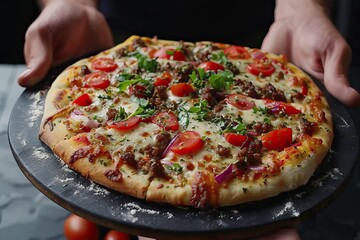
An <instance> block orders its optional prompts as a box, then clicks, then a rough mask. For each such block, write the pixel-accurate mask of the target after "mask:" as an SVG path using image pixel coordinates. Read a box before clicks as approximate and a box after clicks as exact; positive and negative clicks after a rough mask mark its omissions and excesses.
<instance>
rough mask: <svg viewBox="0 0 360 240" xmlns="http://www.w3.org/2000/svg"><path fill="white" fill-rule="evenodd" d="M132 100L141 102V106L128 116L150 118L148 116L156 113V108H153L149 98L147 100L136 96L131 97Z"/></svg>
mask: <svg viewBox="0 0 360 240" xmlns="http://www.w3.org/2000/svg"><path fill="white" fill-rule="evenodd" d="M131 100H132V101H133V102H136V103H137V104H139V107H138V108H137V109H136V110H135V112H133V113H132V114H130V115H129V116H128V117H127V118H130V117H132V116H138V117H141V118H148V117H151V116H152V115H154V113H155V111H156V110H155V109H154V108H151V106H150V105H149V101H148V100H146V99H144V98H137V97H134V96H132V97H131Z"/></svg>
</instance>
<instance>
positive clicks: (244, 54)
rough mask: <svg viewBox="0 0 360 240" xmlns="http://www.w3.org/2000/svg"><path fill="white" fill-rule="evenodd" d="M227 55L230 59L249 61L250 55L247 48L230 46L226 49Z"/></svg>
mask: <svg viewBox="0 0 360 240" xmlns="http://www.w3.org/2000/svg"><path fill="white" fill-rule="evenodd" d="M224 53H225V55H226V56H227V57H228V58H230V59H248V58H250V53H249V52H248V50H246V48H244V47H241V46H230V47H228V48H225V49H224Z"/></svg>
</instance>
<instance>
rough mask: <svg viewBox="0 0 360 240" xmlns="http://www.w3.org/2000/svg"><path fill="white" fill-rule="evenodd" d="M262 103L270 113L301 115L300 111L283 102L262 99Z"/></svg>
mask: <svg viewBox="0 0 360 240" xmlns="http://www.w3.org/2000/svg"><path fill="white" fill-rule="evenodd" d="M264 102H265V106H266V107H267V108H269V109H270V110H271V112H272V113H279V112H285V113H286V114H288V115H293V114H299V113H301V110H299V109H297V108H295V107H293V106H291V105H290V104H287V103H285V102H280V101H275V100H271V99H264Z"/></svg>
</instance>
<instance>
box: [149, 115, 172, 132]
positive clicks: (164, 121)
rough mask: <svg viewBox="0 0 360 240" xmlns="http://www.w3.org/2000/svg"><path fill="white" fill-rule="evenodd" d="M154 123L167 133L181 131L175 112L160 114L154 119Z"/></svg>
mask: <svg viewBox="0 0 360 240" xmlns="http://www.w3.org/2000/svg"><path fill="white" fill-rule="evenodd" d="M152 122H153V123H155V124H157V125H158V126H159V127H161V128H164V129H165V130H167V131H177V130H178V129H179V122H178V120H177V117H176V115H175V114H174V113H173V112H159V113H157V114H156V115H155V116H154V117H153V118H152Z"/></svg>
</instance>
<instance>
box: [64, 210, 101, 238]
mask: <svg viewBox="0 0 360 240" xmlns="http://www.w3.org/2000/svg"><path fill="white" fill-rule="evenodd" d="M64 234H65V236H66V239H67V240H83V239H86V240H98V239H99V228H98V226H97V225H96V224H95V223H93V222H90V221H89V220H86V219H85V218H82V217H79V216H76V215H74V214H72V215H70V216H69V217H68V218H67V219H66V220H65V223H64Z"/></svg>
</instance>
